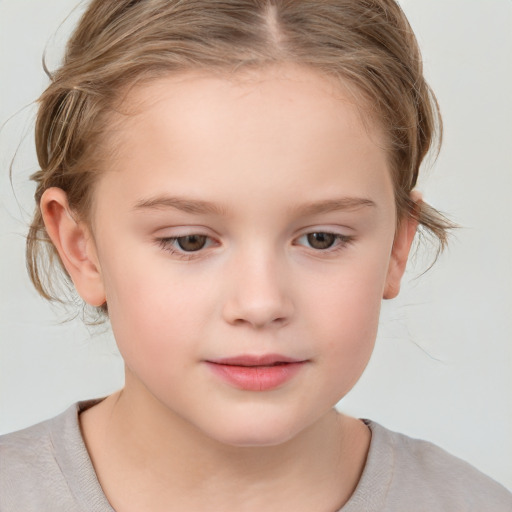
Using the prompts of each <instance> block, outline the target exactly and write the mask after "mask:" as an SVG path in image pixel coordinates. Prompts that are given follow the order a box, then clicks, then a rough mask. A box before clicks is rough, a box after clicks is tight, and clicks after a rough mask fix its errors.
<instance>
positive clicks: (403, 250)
mask: <svg viewBox="0 0 512 512" xmlns="http://www.w3.org/2000/svg"><path fill="white" fill-rule="evenodd" d="M417 228H418V221H417V220H416V219H415V218H413V217H405V218H404V219H402V221H401V222H400V225H399V227H398V229H397V232H396V234H395V240H394V242H393V249H392V251H391V258H390V260H389V267H388V274H387V277H386V284H385V287H384V293H383V298H384V299H394V298H395V297H396V296H397V295H398V292H399V291H400V282H401V280H402V276H403V275H404V272H405V267H406V266H407V260H408V258H409V252H410V250H411V245H412V242H413V240H414V235H415V234H416V231H417Z"/></svg>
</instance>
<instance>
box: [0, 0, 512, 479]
mask: <svg viewBox="0 0 512 512" xmlns="http://www.w3.org/2000/svg"><path fill="white" fill-rule="evenodd" d="M75 6H76V1H75V0H53V1H52V2H51V3H50V2H41V1H37V0H0V123H2V129H1V131H0V201H1V202H0V255H1V256H0V258H1V267H0V298H1V300H0V329H1V332H0V432H3V433H5V432H8V431H11V430H15V429H18V428H21V427H24V426H27V425H29V424H32V423H34V422H37V421H40V420H43V419H46V418H48V417H50V416H53V415H55V414H57V413H59V412H60V411H62V410H63V409H64V408H66V407H67V406H69V405H70V404H71V403H73V402H75V401H77V400H80V399H85V398H91V397H93V396H103V395H105V394H107V393H109V392H111V391H113V390H115V389H117V388H119V387H120V386H121V385H122V381H123V367H122V361H121V358H120V357H119V355H118V354H117V352H116V349H115V344H114V343H113V340H112V337H111V335H110V334H109V333H108V332H103V333H98V332H97V331H96V330H94V329H88V328H86V327H84V325H83V324H82V323H81V321H80V320H79V319H77V320H75V321H73V322H70V323H66V324H62V323H61V321H62V319H63V315H62V313H61V312H59V310H56V309H52V308H51V307H50V306H49V305H48V304H46V303H45V302H44V301H43V300H42V299H40V298H39V297H38V296H37V294H36V292H35V291H33V289H32V288H31V285H30V283H29V280H28V277H27V275H26V272H25V263H24V235H25V233H26V231H27V225H28V222H29V219H30V215H31V212H32V209H33V203H32V194H33V186H32V184H30V183H29V182H28V177H29V175H30V174H31V173H32V172H34V171H35V170H37V163H36V160H35V154H34V149H33V143H32V129H33V120H34V112H35V107H34V105H33V104H32V102H33V100H34V99H35V98H37V96H38V95H39V94H40V93H41V92H42V90H43V89H44V87H45V85H46V83H47V79H46V77H45V75H44V73H43V70H42V66H41V57H42V53H43V51H44V49H45V48H46V49H47V57H48V61H49V65H50V67H55V66H56V65H57V63H58V62H59V57H60V55H61V50H62V45H63V43H64V41H65V40H66V37H67V34H69V31H70V29H71V28H72V27H73V25H74V22H75V21H76V19H77V16H78V14H79V12H80V9H78V10H76V11H75V12H74V13H73V14H71V16H70V17H69V18H68V20H67V21H65V22H64V23H63V24H62V26H61V22H63V20H64V19H65V18H66V17H67V16H68V14H69V13H70V12H71V11H72V9H73V7H75ZM402 6H403V8H404V10H405V12H406V14H407V15H408V16H409V19H410V22H411V24H412V26H413V28H414V30H415V31H416V33H417V36H418V39H419V41H420V45H421V47H422V50H423V55H424V60H425V70H426V75H427V77H428V78H429V80H430V82H431V84H432V86H433V88H434V90H435V91H436V93H437V95H438V98H439V101H440V104H441V108H442V111H443V116H444V122H445V143H444V146H443V150H442V153H441V156H440V157H439V159H438V161H437V162H436V163H435V164H434V165H432V166H430V167H428V168H426V169H425V176H424V178H423V180H422V183H421V186H420V189H421V190H422V191H423V192H424V194H425V197H426V199H427V200H428V201H429V202H431V203H432V204H433V205H434V206H436V207H437V208H439V209H441V210H443V211H444V212H446V213H448V214H449V215H450V216H451V218H452V219H453V220H455V221H456V222H458V223H459V224H461V225H462V226H463V228H462V229H460V230H459V231H458V232H457V234H456V237H455V238H453V239H452V241H451V244H450V248H449V250H448V251H447V252H446V253H445V254H444V255H443V256H442V257H441V258H440V260H439V261H438V262H437V264H436V265H435V266H434V268H433V269H432V270H430V271H429V272H428V273H426V274H425V275H423V276H420V277H418V276H419V274H420V273H421V272H422V270H424V268H425V265H426V263H425V261H426V260H425V258H424V256H422V254H423V253H422V252H420V253H419V257H418V259H417V263H416V264H415V265H411V267H410V268H409V270H408V273H407V276H406V278H405V282H404V286H403V290H402V293H401V295H400V297H399V298H398V299H396V300H394V301H390V302H386V303H384V307H383V314H382V320H381V329H380V333H379V337H378V341H377V348H376V350H375V353H374V355H373V357H372V360H371V362H370V365H369V367H368V369H367V371H366V373H365V374H364V376H363V377H362V379H361V381H360V382H359V383H358V384H357V386H356V388H355V389H354V390H353V391H352V392H351V393H350V394H349V395H348V396H347V397H346V398H345V399H344V400H342V402H341V403H340V405H339V407H340V409H342V410H344V411H346V412H349V413H351V414H354V415H357V416H360V417H369V418H372V419H374V420H376V421H378V422H380V423H382V424H384V425H385V426H387V427H388V428H391V429H394V430H398V431H401V432H405V433H407V434H409V435H411V436H415V437H421V438H424V439H428V440H431V441H433V442H435V443H437V444H439V445H440V446H442V447H443V448H445V449H447V450H448V451H450V452H451V453H453V454H455V455H457V456H459V457H462V458H463V459H466V460H467V461H469V462H470V463H472V464H473V465H475V466H476V467H478V468H479V469H481V470H482V471H484V472H485V473H487V474H489V475H491V476H492V477H493V478H495V479H496V480H498V481H500V482H502V483H503V484H504V485H506V486H507V487H509V488H512V465H511V464H510V460H511V457H512V436H511V435H510V433H511V432H512V291H511V290H512V234H511V231H512V230H511V227H512V222H511V220H510V219H511V218H512V201H511V200H510V196H511V193H512V150H511V148H512V122H511V120H512V100H511V96H512V95H511V93H510V91H512V64H511V63H512V2H511V1H510V0H448V1H447V0H429V1H428V2H426V1H424V0H407V1H405V0H404V1H402ZM18 145H19V151H18V155H17V158H16V160H15V163H14V169H13V187H11V184H10V182H9V176H8V175H9V165H10V162H11V160H12V157H13V156H14V153H15V152H16V150H17V148H18Z"/></svg>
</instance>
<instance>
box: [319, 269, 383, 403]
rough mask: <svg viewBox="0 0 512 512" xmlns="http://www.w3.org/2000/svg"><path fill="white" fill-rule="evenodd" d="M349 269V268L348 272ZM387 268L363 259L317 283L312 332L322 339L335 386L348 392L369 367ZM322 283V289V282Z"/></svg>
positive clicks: (326, 361)
mask: <svg viewBox="0 0 512 512" xmlns="http://www.w3.org/2000/svg"><path fill="white" fill-rule="evenodd" d="M348 268H350V271H348ZM385 275H386V267H385V266H384V265H382V263H381V262H380V260H375V262H373V264H369V262H365V261H360V262H359V263H358V265H350V266H347V272H345V271H342V270H340V272H339V273H338V274H337V275H333V276H331V278H330V280H329V281H326V282H324V283H317V285H316V286H315V287H310V289H314V290H316V291H315V293H314V294H313V295H312V297H311V300H310V306H309V307H310V308H313V311H312V313H313V314H312V315H310V317H309V318H310V319H311V321H312V322H313V325H312V328H311V331H312V332H314V333H315V334H316V335H317V336H318V338H317V339H318V340H323V341H322V343H323V345H322V352H321V355H320V357H321V358H322V359H323V363H324V364H325V366H326V367H327V368H328V370H327V374H328V378H329V380H330V382H331V384H332V386H333V388H337V389H340V390H341V391H342V393H343V394H345V393H346V392H348V391H349V390H350V388H351V387H352V386H353V385H354V384H355V382H356V381H357V380H358V378H359V377H360V376H361V374H362V372H363V370H364V368H365V367H366V365H367V363H368V361H369V359H370V356H371V353H372V351H373V347H374V344H375V338H376V335H377V329H378V323H379V314H380V307H381V301H382V293H383V286H384V281H385ZM320 284H322V287H321V288H322V291H321V292H320V288H319V285H320Z"/></svg>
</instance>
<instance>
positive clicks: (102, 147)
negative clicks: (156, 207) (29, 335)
mask: <svg viewBox="0 0 512 512" xmlns="http://www.w3.org/2000/svg"><path fill="white" fill-rule="evenodd" d="M276 64H277V65H284V64H294V65H298V66H301V67H304V68H305V69H306V68H307V69H310V70H314V71H316V72H318V73H319V74H320V75H324V76H325V77H331V78H332V79H333V81H339V83H340V84H341V86H342V88H343V90H344V91H345V94H346V95H348V96H349V97H350V99H351V100H352V101H353V102H354V103H355V104H357V106H358V107H359V109H360V112H361V114H362V116H363V117H364V118H365V119H366V121H367V122H369V123H370V124H372V123H374V124H376V125H379V127H380V129H381V130H382V131H383V133H384V134H385V137H384V139H383V140H382V141H381V143H382V144H383V145H384V147H385V148H386V151H387V154H388V158H389V168H390V172H391V176H392V181H393V186H394V192H395V200H396V207H397V214H398V215H397V219H398V220H400V219H401V218H403V217H404V216H414V217H417V220H418V221H419V223H420V225H423V226H424V227H426V228H427V229H428V230H430V231H431V232H433V233H434V234H435V235H436V236H437V237H438V238H439V239H440V240H441V243H444V240H445V227H446V222H445V220H444V219H443V218H442V217H441V216H439V215H438V214H437V213H436V212H435V211H434V210H433V209H431V208H430V207H429V206H428V205H426V204H424V203H421V208H418V207H417V206H415V205H414V203H413V202H412V201H411V199H410V192H411V190H412V189H413V188H414V186H415V184H416V180H417V176H418V170H419V167H420V164H421V162H422V160H423V158H424V156H425V155H426V153H427V151H428V150H429V148H430V147H431V146H432V142H433V137H434V135H435V128H436V125H437V126H438V127H440V118H439V115H438V110H437V104H436V102H435V99H434V96H433V95H432V93H431V91H430V89H429V87H428V85H427V83H426V82H425V79H424V77H423V75H422V62H421V57H420V53H419V49H418V47H417V44H416V40H415V37H414V35H413V33H412V31H411V29H410V27H409V24H408V22H407V20H406V18H405V16H404V15H403V13H402V11H401V9H400V8H399V6H398V5H397V4H396V3H395V2H394V1H393V0H379V1H371V2H368V1H352V0H349V1H346V0H332V1H321V2H318V1H302V0H299V1H297V0H293V1H279V0H277V1H264V0H261V1H247V2H245V1H233V2H215V1H197V0H191V1H186V2H182V1H168V0H161V1H158V0H147V1H135V2H134V1H128V0H115V1H114V0H96V1H93V2H92V3H91V4H90V6H89V8H88V9H87V11H86V13H85V14H84V16H83V18H82V20H81V22H80V24H79V26H78V28H77V29H76V31H75V33H74V34H73V36H72V38H71V40H70V41H69V43H68V47H67V52H66V55H65V57H64V62H63V65H62V66H61V68H60V69H59V70H57V71H56V72H55V73H54V74H53V76H52V82H51V84H50V86H49V87H48V89H47V90H46V91H45V93H44V94H43V95H42V96H41V98H40V110H39V115H38V119H37V128H36V143H37V152H38V158H39V162H40V165H41V170H40V171H39V172H37V173H36V174H35V176H34V179H35V181H36V182H37V184H38V187H37V192H36V195H35V197H36V201H37V203H39V201H40V199H41V197H42V195H43V193H44V191H45V190H46V189H47V188H49V187H60V188H61V189H63V190H64V191H65V192H66V194H67V197H68V200H69V204H70V208H71V209H72V211H74V212H75V213H76V214H77V215H78V216H79V217H80V218H82V219H84V220H86V221H89V220H90V219H89V217H90V211H91V205H92V202H93V196H94V186H95V183H96V182H97V180H98V178H99V176H101V174H102V173H104V172H105V171H106V170H107V169H108V168H109V166H110V164H111V162H110V160H111V159H112V158H115V151H114V150H115V148H114V147H113V146H114V144H112V143H113V141H115V136H114V135H113V133H114V132H115V129H116V126H115V119H118V118H115V116H114V112H115V111H116V110H117V109H120V110H121V111H123V109H124V111H126V109H127V105H123V104H122V100H123V97H124V95H126V94H128V91H129V89H130V87H132V86H134V85H135V84H142V83H149V82H151V81H153V80H155V79H158V77H163V76H167V75H172V76H179V75H181V74H183V73H186V72H190V71H196V72H198V71H201V72H203V73H205V74H210V75H212V76H224V77H226V78H236V77H238V76H240V77H241V76H243V74H244V73H245V72H247V71H250V70H258V69H264V68H266V67H269V66H272V65H276ZM118 120H119V119H118ZM304 122H306V123H307V122H308V120H307V119H305V120H304ZM107 141H108V142H107ZM109 142H110V144H109ZM145 172H150V170H149V169H146V170H145ZM28 265H29V270H30V274H31V277H32V279H33V281H34V283H35V284H36V288H37V289H38V291H39V292H40V293H42V294H43V296H45V297H47V298H58V292H56V291H55V290H56V289H57V287H56V286H55V284H56V283H57V282H58V280H59V278H60V277H63V278H64V280H66V277H65V276H66V271H65V269H62V265H61V262H60V260H59V256H58V254H57V252H56V251H55V248H54V246H53V245H52V243H51V242H50V241H49V238H48V235H47V233H46V230H45V227H44V223H43V219H42V216H41V213H40V211H39V209H38V210H37V211H36V215H35V218H34V221H33V224H32V227H31V231H30V235H29V238H28ZM60 270H64V274H62V276H60V274H61V272H60ZM54 271H57V272H56V273H55V274H54V273H53V272H54ZM103 309H104V310H105V307H103Z"/></svg>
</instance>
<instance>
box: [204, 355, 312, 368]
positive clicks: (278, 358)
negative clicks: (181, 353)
mask: <svg viewBox="0 0 512 512" xmlns="http://www.w3.org/2000/svg"><path fill="white" fill-rule="evenodd" d="M304 361H305V360H304V359H296V358H293V357H287V356H283V355H281V354H263V355H250V354H243V355H239V356H234V357H223V358H220V359H209V360H208V362H209V363H214V364H225V365H231V366H271V365H274V364H279V363H302V362H304Z"/></svg>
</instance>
